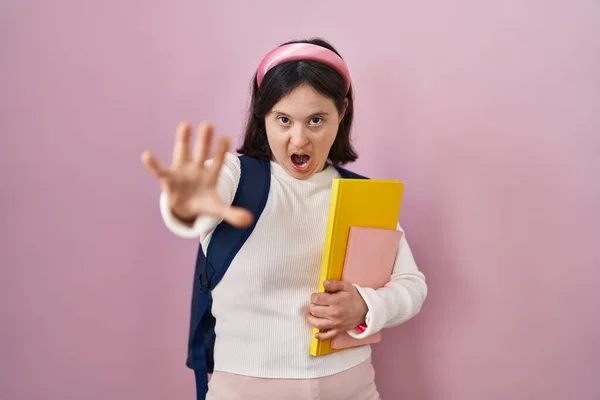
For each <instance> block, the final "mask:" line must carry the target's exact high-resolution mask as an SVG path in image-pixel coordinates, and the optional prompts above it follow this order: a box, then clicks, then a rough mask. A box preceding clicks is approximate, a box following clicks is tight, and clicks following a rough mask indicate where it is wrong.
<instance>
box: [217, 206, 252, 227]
mask: <svg viewBox="0 0 600 400" xmlns="http://www.w3.org/2000/svg"><path fill="white" fill-rule="evenodd" d="M222 218H223V220H224V221H226V222H227V223H229V224H230V225H233V226H235V227H237V228H247V227H249V226H250V225H251V224H252V222H253V221H254V216H253V215H252V213H251V212H250V211H248V210H246V209H245V208H241V207H227V208H226V209H225V210H224V211H223V215H222Z"/></svg>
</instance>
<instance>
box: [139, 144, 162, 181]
mask: <svg viewBox="0 0 600 400" xmlns="http://www.w3.org/2000/svg"><path fill="white" fill-rule="evenodd" d="M142 163H143V164H144V166H145V167H146V169H147V170H148V171H150V173H151V174H152V175H154V176H155V177H157V178H158V179H162V178H164V177H165V176H167V171H168V170H167V169H166V168H165V167H163V166H162V164H161V163H160V162H159V161H158V160H157V159H156V157H155V156H154V154H152V153H150V152H149V151H145V152H143V153H142Z"/></svg>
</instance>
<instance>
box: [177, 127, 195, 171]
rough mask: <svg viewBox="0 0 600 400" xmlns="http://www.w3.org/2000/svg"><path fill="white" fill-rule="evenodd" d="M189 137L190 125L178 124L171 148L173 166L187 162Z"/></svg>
mask: <svg viewBox="0 0 600 400" xmlns="http://www.w3.org/2000/svg"><path fill="white" fill-rule="evenodd" d="M191 137H192V127H191V125H190V124H189V123H187V122H182V123H180V124H179V125H178V126H177V134H176V137H175V145H174V146H173V166H177V165H181V164H183V163H186V162H188V161H189V159H190V139H191Z"/></svg>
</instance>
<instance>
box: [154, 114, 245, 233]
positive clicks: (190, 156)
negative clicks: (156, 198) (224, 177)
mask: <svg viewBox="0 0 600 400" xmlns="http://www.w3.org/2000/svg"><path fill="white" fill-rule="evenodd" d="M191 136H192V129H191V126H190V125H189V124H188V123H181V124H180V125H179V126H178V128H177V136H176V138H175V144H174V146H173V160H172V163H171V166H170V167H165V166H163V165H162V164H161V163H160V162H159V161H158V159H157V158H156V157H155V156H154V155H153V154H152V153H150V152H148V151H146V152H144V153H142V162H143V164H144V165H145V166H146V168H147V169H148V171H150V173H151V174H152V175H153V176H155V177H156V178H157V179H158V181H159V183H160V186H161V188H162V190H163V192H164V193H165V194H166V196H167V200H168V203H169V207H170V209H171V211H172V212H173V214H174V215H175V216H176V217H177V218H179V219H181V220H182V221H185V222H188V223H192V222H193V221H194V220H195V219H196V218H197V217H199V216H201V215H209V216H213V217H217V218H219V219H223V220H224V221H227V222H228V223H230V224H231V225H233V226H237V227H240V228H241V227H246V226H248V225H250V224H251V223H252V214H251V213H250V212H249V211H248V210H245V209H242V208H239V207H232V206H231V205H229V204H227V203H226V202H224V201H223V199H221V197H220V196H219V194H218V192H217V180H218V178H219V173H220V171H221V168H222V167H223V162H224V160H225V154H226V153H227V151H228V150H229V140H228V139H227V138H222V139H221V140H219V142H218V144H217V147H216V150H215V153H214V157H213V159H212V160H211V162H206V161H207V158H208V155H209V152H210V148H211V142H212V137H213V128H212V126H211V125H210V124H209V123H207V122H204V123H202V124H201V125H200V127H199V128H198V138H197V141H196V144H195V146H194V149H193V151H192V149H191V143H190V142H191Z"/></svg>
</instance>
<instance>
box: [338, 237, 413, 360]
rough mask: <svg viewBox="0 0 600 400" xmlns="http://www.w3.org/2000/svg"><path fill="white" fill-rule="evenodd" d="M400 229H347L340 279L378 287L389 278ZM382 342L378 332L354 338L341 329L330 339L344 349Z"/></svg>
mask: <svg viewBox="0 0 600 400" xmlns="http://www.w3.org/2000/svg"><path fill="white" fill-rule="evenodd" d="M401 237H402V232H401V231H398V230H395V229H378V228H362V227H356V226H353V227H351V228H350V234H349V236H348V245H347V248H346V257H345V259H344V270H343V272H342V281H345V282H349V283H352V284H356V285H358V286H361V287H369V288H373V289H379V288H381V287H383V286H385V284H386V283H388V282H389V281H390V279H391V275H392V270H393V269H394V263H395V261H396V253H397V252H398V244H399V242H400V238H401ZM380 341H381V332H378V333H375V334H373V335H371V336H369V337H367V338H364V339H360V340H359V339H354V338H353V337H352V336H350V335H348V333H346V332H342V333H340V334H339V335H337V336H336V337H335V338H333V339H331V348H332V349H345V348H348V347H355V346H362V345H365V344H372V343H377V342H380Z"/></svg>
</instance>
